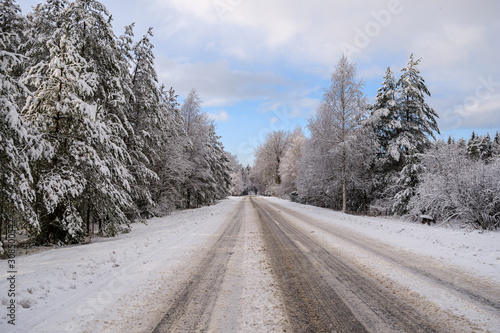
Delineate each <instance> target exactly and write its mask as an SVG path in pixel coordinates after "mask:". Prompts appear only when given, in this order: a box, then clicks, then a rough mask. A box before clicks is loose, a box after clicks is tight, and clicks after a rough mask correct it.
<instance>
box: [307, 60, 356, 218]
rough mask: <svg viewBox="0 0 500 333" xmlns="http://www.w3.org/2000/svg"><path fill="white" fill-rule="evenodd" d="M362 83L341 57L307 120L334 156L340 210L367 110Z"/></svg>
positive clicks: (352, 66)
mask: <svg viewBox="0 0 500 333" xmlns="http://www.w3.org/2000/svg"><path fill="white" fill-rule="evenodd" d="M363 85H364V84H363V82H362V81H359V80H358V79H357V78H356V66H355V64H353V63H351V62H349V60H348V59H347V57H346V56H342V58H341V59H340V60H339V63H338V64H337V66H336V67H335V71H334V72H333V73H332V77H331V86H330V87H329V88H328V89H327V90H326V91H325V94H324V95H323V102H322V103H321V104H320V106H319V107H318V110H317V113H316V116H315V117H314V118H313V119H311V120H310V121H309V125H308V128H309V130H310V131H311V137H312V138H314V140H317V141H319V142H321V143H322V144H325V145H329V147H330V148H329V150H328V152H329V153H330V154H332V156H335V160H336V164H337V167H336V169H337V171H338V172H339V174H340V179H341V182H342V189H341V191H342V211H343V212H346V211H347V189H348V184H347V182H348V178H349V175H348V173H349V172H350V171H351V169H350V168H349V164H350V159H351V156H352V154H353V153H354V151H353V149H352V148H353V142H354V139H355V138H356V136H357V134H358V133H359V128H360V126H359V125H360V121H361V117H362V115H363V114H364V113H365V110H366V101H365V96H364V94H363V91H362V88H363Z"/></svg>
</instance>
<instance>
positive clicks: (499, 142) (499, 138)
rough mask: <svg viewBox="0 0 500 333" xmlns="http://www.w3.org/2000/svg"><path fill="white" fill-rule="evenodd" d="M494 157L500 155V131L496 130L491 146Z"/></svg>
mask: <svg viewBox="0 0 500 333" xmlns="http://www.w3.org/2000/svg"><path fill="white" fill-rule="evenodd" d="M491 151H492V155H493V157H500V132H496V134H495V138H494V139H493V143H492V147H491Z"/></svg>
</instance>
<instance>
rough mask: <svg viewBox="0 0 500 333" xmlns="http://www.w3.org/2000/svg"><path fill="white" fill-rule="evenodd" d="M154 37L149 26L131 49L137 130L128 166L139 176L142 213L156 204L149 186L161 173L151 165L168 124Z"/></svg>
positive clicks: (135, 191)
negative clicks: (161, 135)
mask: <svg viewBox="0 0 500 333" xmlns="http://www.w3.org/2000/svg"><path fill="white" fill-rule="evenodd" d="M152 36H153V33H152V29H151V28H150V29H149V30H148V32H147V34H146V35H144V36H143V37H142V38H141V40H140V41H139V42H137V43H136V44H135V45H134V46H133V48H132V52H133V53H132V57H133V58H132V64H133V70H132V73H131V86H132V95H131V96H130V101H129V104H130V111H129V112H128V114H127V116H128V120H129V121H130V123H131V125H132V128H133V130H134V132H133V138H132V140H128V142H127V143H128V150H129V153H130V155H131V158H132V163H131V165H130V168H129V169H130V170H131V172H132V174H133V175H134V177H135V179H136V184H135V185H134V186H133V191H132V194H133V197H134V201H135V202H136V204H137V206H138V208H139V210H140V211H141V212H142V213H143V214H144V213H145V212H147V211H148V210H150V208H151V207H152V206H153V205H154V203H153V200H152V196H151V193H150V190H149V189H150V187H151V184H152V183H153V182H154V181H157V180H158V175H157V174H156V173H155V172H154V171H152V170H151V168H152V166H153V164H154V163H155V162H158V161H159V156H158V152H159V150H160V148H161V145H162V142H161V140H162V138H161V137H160V136H158V134H160V131H161V129H160V128H161V127H162V126H165V125H167V124H166V122H165V121H164V120H163V119H161V117H162V116H163V115H164V114H163V113H162V112H161V109H160V91H159V89H158V78H157V74H156V70H155V69H154V55H153V45H152V44H151V41H150V37H152Z"/></svg>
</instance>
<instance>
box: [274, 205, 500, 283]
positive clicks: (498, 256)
mask: <svg viewBox="0 0 500 333" xmlns="http://www.w3.org/2000/svg"><path fill="white" fill-rule="evenodd" d="M266 199H267V200H269V201H270V202H275V203H277V204H280V205H282V206H284V207H287V208H290V209H293V210H297V211H299V212H301V213H303V214H307V215H309V216H311V217H313V218H317V219H321V220H325V221H329V222H330V223H333V224H335V225H338V226H341V227H343V228H347V229H349V230H352V231H354V232H357V233H360V234H362V235H365V236H368V237H371V238H374V239H377V240H380V241H382V242H385V243H387V244H390V245H393V246H397V247H400V248H401V249H402V250H403V251H407V252H412V253H415V254H420V255H427V256H431V257H433V258H436V259H438V260H441V261H443V262H445V263H447V264H452V265H455V266H459V267H461V268H462V269H464V270H466V271H469V272H472V273H474V274H476V275H482V276H485V277H490V278H493V279H494V280H496V281H500V232H481V231H472V232H470V231H467V230H463V229H458V228H457V227H454V229H451V228H450V227H449V226H448V228H446V227H435V226H434V225H432V226H428V225H425V224H421V223H412V222H408V221H402V220H399V219H388V218H378V217H363V216H355V215H348V214H343V213H340V212H336V211H333V210H329V209H324V208H319V207H314V206H308V205H302V204H298V203H293V202H290V201H288V200H283V199H278V198H266Z"/></svg>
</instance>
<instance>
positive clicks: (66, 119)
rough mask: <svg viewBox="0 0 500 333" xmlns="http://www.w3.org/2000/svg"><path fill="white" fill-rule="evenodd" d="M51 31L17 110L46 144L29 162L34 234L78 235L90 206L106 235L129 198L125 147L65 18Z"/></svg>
mask: <svg viewBox="0 0 500 333" xmlns="http://www.w3.org/2000/svg"><path fill="white" fill-rule="evenodd" d="M53 36H54V38H53V39H52V40H49V42H48V45H49V46H50V62H47V61H42V62H40V63H39V64H37V65H35V66H32V67H31V68H30V69H29V71H28V75H27V78H26V80H27V82H29V83H30V84H31V86H32V87H35V88H36V90H35V91H34V93H33V97H32V98H30V99H28V102H27V105H26V107H25V110H24V112H25V113H26V114H27V116H28V117H29V120H30V125H31V126H34V127H36V128H37V129H38V131H39V132H40V133H42V136H43V139H44V140H45V141H46V142H47V144H48V145H49V146H50V147H51V149H52V154H50V158H49V159H48V160H46V161H43V160H42V161H39V162H38V163H36V164H35V166H34V169H35V170H36V175H35V183H36V190H37V206H36V210H37V213H38V216H39V220H40V234H39V235H38V236H39V237H38V240H39V242H40V243H46V242H55V241H59V240H61V241H64V242H76V241H80V240H81V239H82V238H83V236H84V235H85V231H86V230H85V222H86V224H87V227H88V226H89V223H90V221H89V220H90V215H91V213H93V215H94V217H95V218H97V219H99V220H100V221H102V222H104V223H103V224H102V229H101V232H102V233H103V234H107V235H113V234H115V233H116V232H117V230H118V228H119V227H120V226H127V225H128V223H129V220H128V219H127V217H126V216H125V211H126V210H128V209H130V207H131V204H132V202H131V199H130V196H129V194H128V191H130V185H129V184H130V182H131V181H132V180H133V178H132V177H131V175H130V174H129V172H128V170H127V169H126V168H125V161H126V160H127V159H128V158H129V157H128V154H127V152H126V149H125V148H126V147H125V145H124V143H123V141H121V143H120V141H116V140H114V132H113V130H112V129H111V128H112V126H113V123H112V122H111V123H110V122H109V121H108V120H107V119H106V114H105V112H104V110H103V107H102V106H101V105H99V104H98V102H96V101H95V94H94V93H95V92H96V91H98V87H97V86H98V80H97V75H96V74H95V72H94V71H93V69H94V66H93V65H92V64H89V63H88V62H87V61H86V60H85V59H84V58H83V57H82V56H81V55H80V51H81V49H80V41H79V40H77V38H78V37H79V36H78V34H77V33H75V30H74V29H72V26H71V25H70V24H67V25H62V27H61V28H58V29H56V31H54V35H53Z"/></svg>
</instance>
